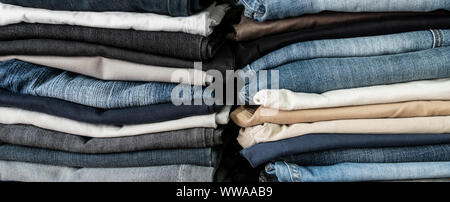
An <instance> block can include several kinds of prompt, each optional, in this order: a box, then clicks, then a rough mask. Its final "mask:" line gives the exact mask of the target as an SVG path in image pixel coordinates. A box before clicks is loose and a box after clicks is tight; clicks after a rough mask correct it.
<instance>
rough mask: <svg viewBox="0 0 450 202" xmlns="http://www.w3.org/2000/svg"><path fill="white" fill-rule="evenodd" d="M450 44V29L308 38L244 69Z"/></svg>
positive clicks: (422, 48)
mask: <svg viewBox="0 0 450 202" xmlns="http://www.w3.org/2000/svg"><path fill="white" fill-rule="evenodd" d="M449 45H450V30H424V31H415V32H406V33H400V34H390V35H378V36H368V37H357V38H346V39H329V40H317V41H307V42H300V43H295V44H292V45H289V46H286V47H284V48H281V49H278V50H276V51H274V52H271V53H269V54H267V55H266V56H264V57H262V58H260V59H258V60H256V61H255V62H253V63H252V64H250V65H247V66H246V67H245V68H244V69H243V71H244V72H248V71H254V72H257V71H259V70H264V69H272V68H276V67H278V66H280V65H284V64H288V63H291V62H295V61H299V60H308V59H315V58H340V57H365V56H379V55H394V54H399V53H407V52H415V51H420V50H426V49H431V48H438V47H446V46H449Z"/></svg>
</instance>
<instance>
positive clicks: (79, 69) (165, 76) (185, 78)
mask: <svg viewBox="0 0 450 202" xmlns="http://www.w3.org/2000/svg"><path fill="white" fill-rule="evenodd" d="M11 59H17V60H22V61H24V62H28V63H33V64H37V65H43V66H47V67H53V68H56V69H61V70H65V71H69V72H74V73H78V74H82V75H86V76H90V77H94V78H97V79H102V80H111V81H113V80H119V81H143V82H164V83H182V84H189V85H198V86H205V85H209V84H211V83H212V82H213V80H214V77H213V76H211V75H208V74H207V73H206V72H204V71H201V70H196V69H187V68H171V67H160V66H152V65H142V64H137V63H132V62H126V61H122V60H115V59H109V58H104V57H60V56H30V55H27V56H23V55H13V56H0V61H6V60H11Z"/></svg>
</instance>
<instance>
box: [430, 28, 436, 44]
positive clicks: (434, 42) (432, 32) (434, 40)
mask: <svg viewBox="0 0 450 202" xmlns="http://www.w3.org/2000/svg"><path fill="white" fill-rule="evenodd" d="M430 31H431V34H432V35H433V46H432V47H431V48H436V34H435V33H434V30H432V29H430Z"/></svg>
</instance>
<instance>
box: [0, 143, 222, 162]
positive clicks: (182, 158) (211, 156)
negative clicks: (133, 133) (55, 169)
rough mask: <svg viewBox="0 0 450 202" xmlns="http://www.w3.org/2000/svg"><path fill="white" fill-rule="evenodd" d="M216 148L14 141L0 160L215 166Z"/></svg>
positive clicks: (0, 152) (2, 150)
mask: <svg viewBox="0 0 450 202" xmlns="http://www.w3.org/2000/svg"><path fill="white" fill-rule="evenodd" d="M219 151H220V150H219V149H213V148H197V149H162V150H147V151H137V152H124V153H111V154H81V153H71V152H63V151H57V150H48V149H39V148H33V147H24V146H17V145H8V144H4V145H0V160H5V161H18V162H28V163H37V164H45V165H55V166H65V167H82V168H124V167H148V166H162V165H177V164H187V165H197V166H207V167H215V166H216V165H217V164H218V158H219V156H220V153H219Z"/></svg>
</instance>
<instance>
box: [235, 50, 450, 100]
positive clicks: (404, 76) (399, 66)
mask: <svg viewBox="0 0 450 202" xmlns="http://www.w3.org/2000/svg"><path fill="white" fill-rule="evenodd" d="M272 71H275V72H277V73H278V76H279V77H278V79H274V78H271V77H272V73H273V72H272ZM263 73H268V74H265V75H267V77H266V76H264V74H263ZM250 74H251V75H250V77H253V79H251V81H250V82H249V84H248V85H246V86H245V87H243V88H242V89H241V91H240V92H239V98H240V100H241V102H245V101H250V102H251V103H253V97H252V96H254V94H255V93H256V92H258V91H259V90H263V89H277V88H279V89H288V90H291V91H294V92H304V93H324V92H327V91H331V90H338V89H347V88H358V87H367V86H373V85H385V84H393V83H401V82H408V81H416V80H427V79H439V78H448V77H450V47H442V48H434V49H428V50H423V51H416V52H410V53H401V54H396V55H384V56H372V57H347V58H319V59H312V60H303V61H297V62H292V63H289V64H285V65H282V66H280V67H278V68H275V69H272V70H271V71H269V72H262V71H259V72H256V74H254V73H250ZM263 76H264V77H263ZM272 80H274V81H277V82H278V83H271V81H272ZM275 84H276V85H277V86H274V85H275Z"/></svg>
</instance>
